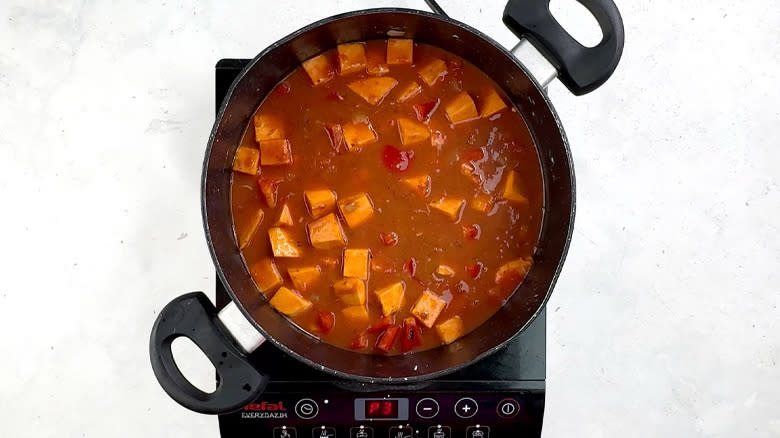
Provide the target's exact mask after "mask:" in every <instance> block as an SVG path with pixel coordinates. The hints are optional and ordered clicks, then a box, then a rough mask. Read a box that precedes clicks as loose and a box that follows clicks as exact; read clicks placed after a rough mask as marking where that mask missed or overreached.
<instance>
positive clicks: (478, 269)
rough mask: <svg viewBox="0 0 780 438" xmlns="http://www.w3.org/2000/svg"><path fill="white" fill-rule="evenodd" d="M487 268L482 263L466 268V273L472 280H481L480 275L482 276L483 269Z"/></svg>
mask: <svg viewBox="0 0 780 438" xmlns="http://www.w3.org/2000/svg"><path fill="white" fill-rule="evenodd" d="M484 267H485V265H483V264H482V262H477V263H474V264H473V265H470V266H466V273H467V274H469V276H470V277H471V278H475V279H476V278H479V276H480V275H482V269H483V268H484Z"/></svg>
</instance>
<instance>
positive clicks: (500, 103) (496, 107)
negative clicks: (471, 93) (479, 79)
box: [479, 88, 506, 118]
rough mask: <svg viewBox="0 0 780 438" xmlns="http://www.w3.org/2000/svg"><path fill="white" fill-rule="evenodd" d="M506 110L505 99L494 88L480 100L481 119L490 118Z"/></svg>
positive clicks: (486, 92)
mask: <svg viewBox="0 0 780 438" xmlns="http://www.w3.org/2000/svg"><path fill="white" fill-rule="evenodd" d="M504 108H506V103H504V99H502V98H501V96H499V94H498V92H497V91H496V90H495V89H493V88H491V89H489V90H487V91H485V92H484V93H483V95H482V97H481V98H480V99H479V116H480V117H483V118H484V117H490V116H492V115H493V114H495V113H497V112H499V111H501V110H503V109H504Z"/></svg>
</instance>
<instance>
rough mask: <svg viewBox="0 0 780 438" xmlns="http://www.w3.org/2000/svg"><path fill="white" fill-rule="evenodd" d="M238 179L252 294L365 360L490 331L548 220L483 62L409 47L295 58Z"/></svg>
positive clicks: (238, 217)
mask: <svg viewBox="0 0 780 438" xmlns="http://www.w3.org/2000/svg"><path fill="white" fill-rule="evenodd" d="M415 84H416V85H415ZM234 170H235V171H234V175H233V183H232V212H233V221H234V226H235V230H236V236H237V241H238V242H239V245H240V246H241V247H242V249H241V251H242V255H243V257H244V260H245V261H246V264H247V266H248V268H249V269H250V272H251V273H252V275H253V277H254V279H255V282H256V284H257V285H258V288H259V289H260V290H261V291H262V294H263V295H265V297H263V296H261V295H258V297H257V299H258V300H263V299H269V300H270V302H271V305H272V306H274V307H275V308H276V309H277V310H279V311H280V312H282V313H284V314H286V315H288V317H289V318H290V319H291V321H292V322H294V323H295V324H296V325H297V326H298V327H300V328H301V329H303V330H305V331H307V332H309V333H310V334H311V335H312V336H315V337H317V338H320V339H321V340H323V341H324V342H328V343H331V344H333V345H336V346H339V347H341V348H345V349H353V350H356V351H360V352H364V353H373V354H400V353H405V352H408V351H418V350H422V349H429V348H433V347H436V346H439V345H441V344H443V343H450V342H453V341H454V340H456V339H457V338H459V337H461V336H463V335H465V334H467V333H468V332H469V331H471V330H473V329H474V328H475V327H477V326H479V325H480V324H482V323H483V322H485V321H486V320H487V319H488V318H490V316H491V315H493V314H494V313H495V312H496V311H497V310H498V309H499V308H500V307H501V306H502V305H503V303H504V302H505V301H506V300H507V299H508V298H509V297H510V296H511V294H512V293H513V291H514V290H515V288H516V287H517V285H518V284H519V283H520V282H522V280H523V279H524V277H525V275H526V273H527V271H528V269H530V266H531V256H532V255H533V252H534V247H535V245H536V243H537V239H538V236H539V231H540V226H541V222H542V214H543V187H542V175H541V169H540V164H539V157H538V154H537V151H536V149H535V147H534V143H533V141H532V138H531V135H530V132H529V130H528V128H527V126H526V124H525V122H524V120H523V118H522V117H521V116H520V115H519V114H518V113H517V111H516V110H515V109H514V107H513V106H512V105H511V102H510V101H509V100H508V99H507V97H506V96H505V95H504V94H503V93H502V91H501V89H500V88H499V87H498V86H497V85H496V84H495V83H494V82H493V81H492V80H491V79H490V78H489V77H488V76H487V75H485V74H484V73H483V72H482V71H480V70H479V69H478V68H477V67H476V66H474V65H472V64H470V63H468V62H467V61H465V60H463V59H461V58H459V57H457V56H455V55H453V54H451V53H449V52H446V51H444V50H441V49H439V48H436V47H431V46H428V45H424V44H420V43H413V42H411V41H409V40H389V41H388V40H373V41H368V42H366V43H353V44H349V45H343V46H340V47H339V48H338V49H333V50H330V51H328V52H326V53H324V54H321V55H319V56H317V57H315V58H313V59H311V60H308V61H306V62H304V63H303V66H302V67H301V68H298V69H296V70H295V71H294V72H292V73H291V74H290V75H289V76H288V77H287V78H286V79H284V81H282V82H281V83H280V84H279V85H278V86H277V87H276V88H275V89H274V91H273V92H271V93H270V94H269V95H268V96H267V97H266V98H265V100H264V101H263V103H262V105H261V106H260V107H259V108H258V110H257V113H256V114H255V118H254V123H253V124H250V125H249V126H248V127H247V131H246V133H245V135H244V137H243V140H242V143H241V145H240V148H239V150H238V151H237V153H236V159H235V162H234ZM361 284H362V286H361Z"/></svg>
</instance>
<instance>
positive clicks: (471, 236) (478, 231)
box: [461, 224, 482, 240]
mask: <svg viewBox="0 0 780 438" xmlns="http://www.w3.org/2000/svg"><path fill="white" fill-rule="evenodd" d="M461 228H463V237H465V238H466V239H468V240H477V239H479V236H480V235H482V228H480V227H479V225H477V224H474V225H463V226H462V227H461Z"/></svg>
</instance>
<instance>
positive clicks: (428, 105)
mask: <svg viewBox="0 0 780 438" xmlns="http://www.w3.org/2000/svg"><path fill="white" fill-rule="evenodd" d="M438 107H439V99H436V100H432V101H430V102H424V103H418V104H415V105H413V106H412V108H413V109H414V113H415V114H416V115H417V120H419V121H421V122H427V121H428V120H430V118H431V115H433V112H434V111H436V108H438Z"/></svg>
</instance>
